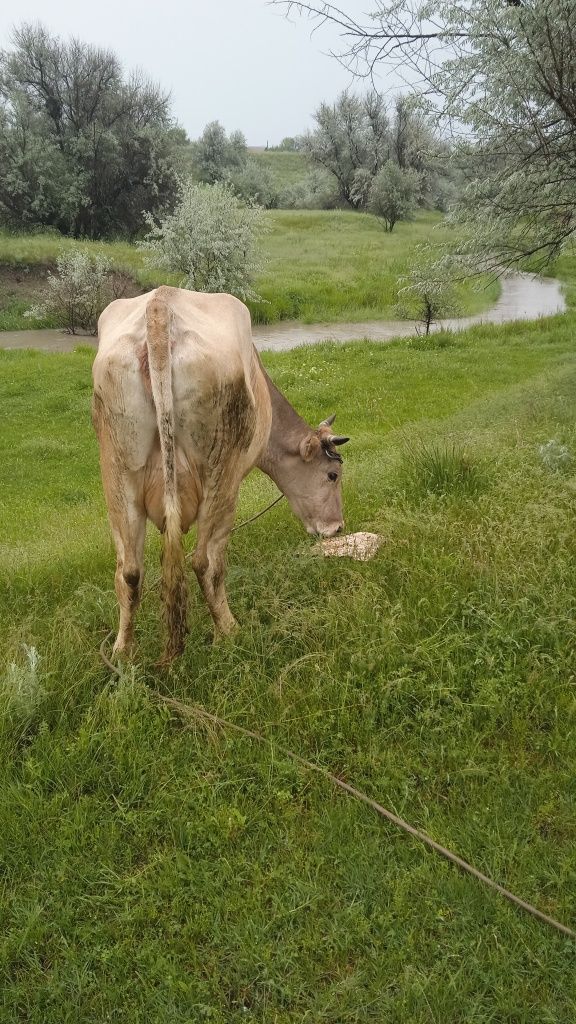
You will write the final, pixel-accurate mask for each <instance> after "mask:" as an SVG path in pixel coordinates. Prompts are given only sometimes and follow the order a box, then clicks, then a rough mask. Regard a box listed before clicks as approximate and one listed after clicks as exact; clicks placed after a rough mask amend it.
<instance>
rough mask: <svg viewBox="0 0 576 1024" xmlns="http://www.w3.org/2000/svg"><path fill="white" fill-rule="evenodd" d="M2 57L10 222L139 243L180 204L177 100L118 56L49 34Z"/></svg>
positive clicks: (1, 196) (1, 164) (27, 28)
mask: <svg viewBox="0 0 576 1024" xmlns="http://www.w3.org/2000/svg"><path fill="white" fill-rule="evenodd" d="M13 43H14V47H13V49H11V50H3V51H0V216H1V217H2V218H3V219H4V221H5V222H7V223H10V224H14V225H16V226H18V227H21V226H23V225H26V224H43V225H50V226H53V227H56V228H57V229H58V230H60V231H62V232H64V233H65V234H72V235H74V236H75V237H80V236H86V237H89V238H100V237H103V236H107V235H108V236H109V235H128V236H132V235H134V234H136V233H137V232H138V231H139V230H141V228H142V226H143V224H144V220H143V210H144V209H148V210H153V211H154V210H157V209H159V208H160V207H161V206H164V205H166V204H168V203H170V201H171V200H172V199H173V197H174V195H175V192H176V187H177V176H176V167H175V163H176V152H177V150H178V149H179V147H181V145H182V140H181V135H179V133H178V131H177V130H175V126H174V124H173V122H172V121H171V120H170V116H169V102H168V96H167V95H165V94H164V93H163V92H162V91H161V90H160V88H159V87H158V86H157V85H155V84H154V83H152V82H151V81H149V80H148V79H146V78H145V77H143V76H142V75H140V74H134V75H132V76H131V77H130V78H128V79H125V78H124V77H123V73H122V69H121V67H120V64H119V62H118V60H117V58H116V57H115V55H114V54H113V53H112V52H110V51H109V50H104V49H100V48H97V47H93V46H88V45H86V44H84V43H82V42H80V41H79V40H76V39H72V40H71V41H70V42H68V43H66V42H63V41H62V40H61V39H59V38H57V37H55V36H51V35H49V33H48V31H47V30H46V29H45V28H44V27H43V26H41V25H28V24H24V25H22V26H21V27H20V28H18V29H17V30H16V31H15V32H14V36H13Z"/></svg>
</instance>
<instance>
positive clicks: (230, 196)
mask: <svg viewBox="0 0 576 1024" xmlns="http://www.w3.org/2000/svg"><path fill="white" fill-rule="evenodd" d="M149 225H150V231H149V232H148V234H147V236H146V239H145V240H144V241H143V242H142V243H141V245H140V248H141V249H142V250H143V251H145V252H148V253H149V254H150V263H151V264H152V265H153V266H157V267H161V268H163V269H165V270H169V271H173V272H177V273H180V274H182V275H183V277H182V280H181V287H183V288H191V289H193V290H195V291H201V292H225V291H228V292H232V294H234V295H237V296H240V297H241V298H256V297H257V296H256V295H255V293H254V291H253V288H252V282H253V279H254V276H255V275H256V274H257V273H258V272H259V271H260V270H261V268H262V263H263V260H262V257H261V255H259V253H258V246H259V242H260V238H261V236H262V235H263V234H264V232H265V231H266V220H265V215H264V211H263V210H262V209H261V207H259V206H255V205H253V204H245V203H243V202H242V201H241V200H240V199H239V198H238V197H237V196H236V195H235V194H234V192H233V190H232V188H231V187H230V185H228V184H226V183H225V182H218V181H217V182H215V183H214V184H213V185H203V184H198V183H197V182H194V181H192V180H188V181H184V182H182V183H181V186H180V195H179V198H178V202H177V204H176V207H175V209H174V212H173V213H171V214H168V215H167V216H166V217H164V218H163V219H162V220H161V221H160V222H159V223H157V224H156V223H155V222H154V220H153V219H152V218H151V217H150V218H149Z"/></svg>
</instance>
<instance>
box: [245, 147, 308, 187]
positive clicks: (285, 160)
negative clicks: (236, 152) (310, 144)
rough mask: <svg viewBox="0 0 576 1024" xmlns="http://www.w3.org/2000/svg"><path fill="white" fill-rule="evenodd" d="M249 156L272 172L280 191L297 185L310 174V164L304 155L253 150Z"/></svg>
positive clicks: (280, 151)
mask: <svg viewBox="0 0 576 1024" xmlns="http://www.w3.org/2000/svg"><path fill="white" fill-rule="evenodd" d="M249 155H250V158H251V159H252V160H256V161H257V162H258V163H259V164H262V166H263V167H265V168H266V169H267V170H269V171H271V172H272V174H273V175H274V181H275V182H276V185H277V187H278V189H279V190H280V191H281V190H282V189H284V188H287V187H289V186H290V185H296V184H297V182H299V181H302V179H303V178H306V177H307V175H308V174H309V173H310V164H309V163H308V161H307V160H306V157H305V156H304V154H303V153H290V152H289V151H286V152H285V151H283V150H277V149H276V150H274V149H272V150H270V149H268V150H266V149H257V148H253V149H250V150H249Z"/></svg>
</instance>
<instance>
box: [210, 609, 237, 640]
mask: <svg viewBox="0 0 576 1024" xmlns="http://www.w3.org/2000/svg"><path fill="white" fill-rule="evenodd" d="M239 628H240V627H239V625H238V623H237V622H236V619H235V618H234V616H233V615H231V616H230V618H229V619H226V621H225V622H219V623H218V625H217V626H214V643H215V644H216V643H219V642H221V641H222V640H227V639H228V637H230V636H233V635H234V633H235V632H236V631H237V630H238V629H239Z"/></svg>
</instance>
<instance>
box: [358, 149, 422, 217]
mask: <svg viewBox="0 0 576 1024" xmlns="http://www.w3.org/2000/svg"><path fill="white" fill-rule="evenodd" d="M361 186H363V187H364V190H365V189H366V182H363V183H359V182H358V179H356V180H355V187H356V189H357V190H358V189H359V188H360V191H361V190H362V189H361ZM419 195H420V178H419V176H418V174H417V173H416V171H413V170H410V169H407V170H404V168H402V167H399V166H398V164H395V163H394V162H393V161H392V160H387V161H386V163H385V164H384V166H383V167H382V168H381V170H379V171H378V173H377V175H376V176H375V177H374V178H373V180H372V183H371V184H370V186H369V189H368V193H367V196H368V198H367V201H366V205H367V208H368V210H369V211H370V213H373V214H375V215H376V217H380V219H381V220H383V221H384V225H385V228H386V231H392V230H393V228H394V225H395V224H396V222H397V221H399V220H411V219H412V216H413V214H414V208H415V206H416V203H417V202H418V198H419Z"/></svg>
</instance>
